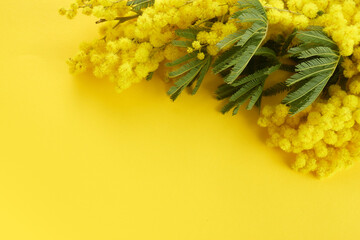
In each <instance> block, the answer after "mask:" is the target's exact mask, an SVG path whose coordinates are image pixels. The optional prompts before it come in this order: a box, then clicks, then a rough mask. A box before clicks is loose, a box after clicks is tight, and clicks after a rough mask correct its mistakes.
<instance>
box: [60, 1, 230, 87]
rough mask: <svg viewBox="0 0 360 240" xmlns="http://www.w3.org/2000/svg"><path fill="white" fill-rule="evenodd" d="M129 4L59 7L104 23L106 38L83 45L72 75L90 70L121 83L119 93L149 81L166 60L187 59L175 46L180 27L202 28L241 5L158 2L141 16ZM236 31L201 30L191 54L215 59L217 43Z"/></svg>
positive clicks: (223, 28) (65, 12)
mask: <svg viewBox="0 0 360 240" xmlns="http://www.w3.org/2000/svg"><path fill="white" fill-rule="evenodd" d="M126 3H127V1H115V0H78V1H76V3H74V4H72V5H71V6H70V9H60V14H63V15H66V16H67V17H69V18H73V17H74V16H75V15H76V13H77V12H79V11H80V10H82V12H83V13H84V14H86V15H93V16H95V17H97V18H99V19H104V20H103V21H104V22H103V23H102V26H101V28H100V35H101V38H100V39H98V40H94V41H93V42H91V43H83V44H82V45H81V46H80V51H79V53H78V54H77V55H76V56H75V57H73V58H71V59H70V60H69V61H68V64H69V66H70V71H71V72H73V73H79V72H83V71H85V70H87V69H91V70H92V71H93V73H94V75H95V76H96V77H99V78H104V77H107V78H109V79H110V81H112V82H115V83H116V84H117V89H118V90H119V91H122V90H124V89H126V88H128V87H129V86H130V85H131V84H132V83H136V82H139V81H141V80H144V79H145V78H146V77H147V76H148V75H149V74H150V73H152V72H154V71H156V70H157V69H158V68H159V65H160V63H161V62H163V61H164V60H168V61H172V60H175V59H177V58H179V57H180V56H182V55H184V53H185V52H186V49H185V50H183V49H180V48H177V47H175V46H173V45H171V44H170V43H171V41H172V40H175V39H176V38H177V37H176V35H175V32H174V31H175V29H186V28H188V27H189V26H191V25H192V24H193V23H194V22H196V23H195V25H200V24H201V22H203V21H205V20H208V19H212V18H215V17H222V16H224V15H225V14H226V13H227V12H228V11H229V6H232V5H234V4H235V3H236V1H234V0H231V1H228V0H193V1H188V0H157V1H155V4H154V6H152V7H148V8H145V9H144V10H143V11H142V14H141V15H139V16H138V15H137V14H136V13H134V12H133V11H131V6H127V5H126ZM124 17H125V18H129V20H127V21H125V22H123V23H120V24H119V21H121V19H119V20H116V19H117V18H124ZM132 18H133V19H132ZM111 20H113V21H111ZM100 21H101V20H100ZM236 30H237V28H236V26H235V25H234V24H233V23H231V21H230V22H228V23H225V24H223V23H222V22H219V23H217V24H214V26H213V27H212V28H211V30H210V31H208V32H200V33H199V36H198V41H195V42H194V43H193V46H192V47H189V49H187V51H188V52H189V51H198V53H199V54H198V58H199V59H202V58H204V53H203V50H204V49H206V50H207V51H208V52H209V53H210V54H213V55H216V54H217V51H218V50H217V48H216V47H215V45H216V43H217V42H218V41H220V40H221V39H222V38H223V37H224V36H226V35H228V34H230V33H233V32H234V31H236ZM184 51H185V52H184Z"/></svg>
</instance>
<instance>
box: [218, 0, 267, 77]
mask: <svg viewBox="0 0 360 240" xmlns="http://www.w3.org/2000/svg"><path fill="white" fill-rule="evenodd" d="M238 5H239V8H240V10H239V11H238V12H236V13H234V14H233V15H232V18H234V19H237V20H239V21H240V22H249V23H252V25H251V27H249V28H248V29H246V30H243V29H241V30H239V31H238V32H236V33H234V34H231V35H229V36H227V37H226V38H224V39H223V40H222V41H220V42H219V43H218V44H217V46H218V47H219V49H223V48H224V47H228V46H230V45H233V47H232V48H231V49H230V50H228V51H226V52H224V53H223V54H222V55H221V56H219V58H218V59H217V60H216V61H215V63H214V66H213V72H214V73H220V72H223V71H225V70H230V72H229V74H228V75H227V76H225V78H224V81H225V82H226V83H228V84H232V83H233V82H235V81H236V79H237V78H239V76H240V75H241V74H242V72H243V71H244V69H245V68H246V67H247V65H248V64H249V62H250V60H251V59H252V57H253V56H254V55H255V54H256V52H257V51H258V50H259V48H260V47H261V44H262V42H263V40H264V39H265V37H266V33H267V29H268V22H267V17H266V12H265V10H264V8H263V6H262V5H261V3H260V2H259V1H257V0H256V1H246V0H245V1H239V3H238Z"/></svg>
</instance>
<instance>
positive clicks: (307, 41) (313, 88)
mask: <svg viewBox="0 0 360 240" xmlns="http://www.w3.org/2000/svg"><path fill="white" fill-rule="evenodd" d="M296 37H297V38H298V39H299V40H300V45H299V46H297V47H294V48H291V49H290V50H289V53H290V54H292V56H293V57H296V58H297V59H298V60H299V61H300V63H298V64H297V65H296V68H295V71H296V73H295V74H294V75H292V76H291V77H290V78H288V79H287V80H286V82H285V83H286V86H287V87H293V89H292V90H291V91H290V92H289V94H288V95H287V96H286V97H285V98H284V99H283V101H282V103H284V104H286V105H288V106H289V107H290V110H289V111H290V114H296V113H299V112H301V111H302V110H304V109H305V108H306V107H308V106H309V105H310V104H311V103H313V102H314V101H315V100H316V99H317V98H318V96H319V95H320V94H321V92H322V91H323V89H324V88H325V86H326V85H327V84H328V82H329V80H330V79H331V78H332V76H333V75H334V74H335V73H336V70H337V69H338V66H339V64H340V61H341V56H340V53H339V49H338V47H337V45H336V43H335V42H333V41H332V40H331V39H330V38H329V37H328V36H327V35H326V34H325V33H324V32H323V31H322V30H321V29H315V30H310V31H299V32H298V33H297V36H296Z"/></svg>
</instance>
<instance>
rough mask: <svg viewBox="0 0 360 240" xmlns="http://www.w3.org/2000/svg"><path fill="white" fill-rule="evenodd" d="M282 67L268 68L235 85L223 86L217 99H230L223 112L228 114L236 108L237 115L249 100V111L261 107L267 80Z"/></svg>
mask: <svg viewBox="0 0 360 240" xmlns="http://www.w3.org/2000/svg"><path fill="white" fill-rule="evenodd" d="M280 66H281V65H280V64H277V65H273V66H268V67H265V68H263V69H260V70H257V71H255V72H254V73H252V74H249V75H247V76H246V77H243V78H240V79H238V80H237V81H236V82H234V83H233V84H226V83H225V84H223V85H221V86H220V87H219V88H218V89H217V91H216V94H217V99H219V100H222V99H225V98H229V102H228V103H227V104H226V105H225V106H224V107H223V108H222V110H221V112H222V113H226V112H228V111H230V110H231V109H232V108H234V110H233V115H235V114H237V112H238V110H239V108H240V106H241V105H242V104H244V103H245V102H246V101H247V100H249V103H248V105H247V109H248V110H251V109H252V108H253V107H254V106H258V107H259V106H260V105H261V98H262V95H263V89H264V83H265V80H266V78H267V77H268V76H269V75H270V74H271V73H273V72H275V71H277V70H278V69H279V68H280Z"/></svg>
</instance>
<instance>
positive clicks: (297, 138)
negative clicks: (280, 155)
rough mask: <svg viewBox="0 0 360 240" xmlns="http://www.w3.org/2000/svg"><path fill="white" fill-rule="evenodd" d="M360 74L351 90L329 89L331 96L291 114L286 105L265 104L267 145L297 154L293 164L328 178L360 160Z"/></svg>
mask: <svg viewBox="0 0 360 240" xmlns="http://www.w3.org/2000/svg"><path fill="white" fill-rule="evenodd" d="M359 94H360V76H356V77H353V78H352V79H351V80H350V85H349V91H348V92H346V91H343V90H342V89H341V88H340V87H339V86H338V85H332V86H331V87H330V88H329V95H330V98H329V99H328V100H326V101H325V100H323V101H317V102H316V103H314V104H313V105H312V106H310V107H309V108H308V109H306V110H305V111H303V112H301V113H299V114H297V115H295V116H289V115H288V114H287V113H288V109H287V107H286V106H285V105H278V106H265V107H264V108H263V109H262V113H261V117H260V118H259V120H258V124H259V125H260V126H261V127H267V128H268V133H269V135H270V138H269V139H268V141H267V144H268V145H269V146H272V147H279V148H281V149H282V150H283V151H285V152H290V153H295V154H296V160H295V161H294V162H293V164H292V167H293V168H294V169H295V170H298V171H301V172H314V173H315V174H316V175H317V176H319V177H327V176H330V175H332V174H333V173H335V172H337V171H339V170H341V169H344V168H346V167H347V166H350V165H351V164H353V163H354V162H355V161H357V160H359V159H360V98H359Z"/></svg>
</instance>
